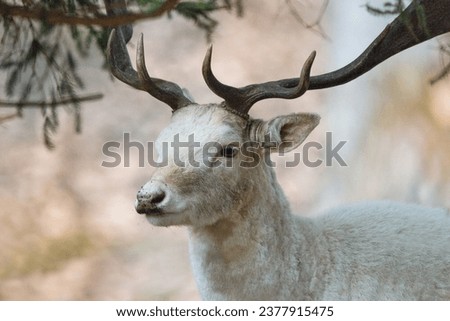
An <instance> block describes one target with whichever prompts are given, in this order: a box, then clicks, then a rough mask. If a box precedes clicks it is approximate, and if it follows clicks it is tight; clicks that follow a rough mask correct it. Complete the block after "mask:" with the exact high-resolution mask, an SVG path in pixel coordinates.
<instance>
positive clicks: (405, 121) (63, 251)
mask: <svg viewBox="0 0 450 321" xmlns="http://www.w3.org/2000/svg"><path fill="white" fill-rule="evenodd" d="M22 2H23V3H24V4H25V1H22ZM69 2H70V1H69ZM237 3H238V2H233V3H232V4H233V5H236V4H237ZM372 3H373V5H374V6H376V5H378V6H382V4H383V1H371V4H372ZM0 4H1V3H0ZM240 4H241V5H242V7H241V8H236V7H233V9H232V10H231V12H229V11H227V10H217V11H214V12H210V13H209V15H208V17H209V19H210V20H208V19H206V20H201V21H200V26H201V24H202V22H204V23H206V24H208V23H210V25H207V26H206V27H205V26H203V29H202V28H199V27H198V26H199V25H198V23H199V21H197V25H196V24H195V23H193V19H186V17H185V16H183V15H182V14H179V13H176V12H175V13H172V14H171V15H170V19H169V18H168V17H167V15H162V16H161V17H158V18H157V19H149V20H145V19H144V20H142V21H138V22H136V23H135V24H134V37H133V39H132V41H131V44H130V45H129V46H128V48H129V51H130V55H131V57H132V59H133V57H134V55H135V44H136V39H137V35H138V34H139V33H140V32H143V33H144V37H145V38H144V39H145V46H146V60H147V66H148V69H149V72H150V74H151V75H152V76H155V77H159V78H163V79H168V80H171V81H174V82H176V83H178V84H180V85H181V86H183V87H186V88H188V89H189V91H190V92H191V94H192V95H193V97H194V98H195V99H196V100H197V101H198V102H199V103H205V102H218V101H219V100H220V99H219V98H218V97H216V96H215V95H214V94H213V93H211V92H210V91H209V90H208V88H207V86H206V85H205V84H204V82H203V78H202V76H201V64H202V60H203V56H204V54H205V51H206V49H207V46H208V41H209V40H211V41H212V42H213V43H214V46H215V54H214V61H213V64H214V66H213V69H214V71H215V73H216V74H217V75H218V77H219V79H221V80H222V81H223V82H225V83H228V84H233V85H235V86H243V85H246V84H250V83H257V82H263V81H269V80H275V79H281V78H290V77H295V76H296V75H297V74H298V72H299V69H300V67H301V65H302V64H303V62H304V60H305V59H306V57H307V56H308V55H309V53H310V52H311V51H312V50H317V52H318V55H317V58H316V62H315V64H314V66H313V71H312V74H313V75H315V74H321V73H325V72H328V71H332V70H335V69H337V68H340V67H342V66H343V65H345V64H347V63H348V62H350V61H352V60H353V59H354V58H356V56H358V55H359V54H360V53H361V52H362V51H363V50H364V49H365V48H366V47H367V46H368V44H369V43H370V42H371V41H372V40H373V39H374V38H375V37H376V36H377V35H378V34H379V33H380V32H381V30H383V28H384V27H385V25H386V24H387V23H388V22H389V21H391V20H392V19H393V16H391V15H374V14H373V13H371V12H369V10H367V8H366V7H365V5H366V4H367V1H365V0H358V1H354V0H339V1H336V0H335V1H312V0H298V1H297V0H291V1H288V0H244V1H242V3H240ZM99 5H100V4H99ZM0 9H1V6H0ZM239 10H242V12H240V11H239ZM202 19H203V18H202ZM211 19H212V20H213V21H216V22H218V23H217V24H216V23H215V22H214V23H212V24H211V21H212V20H211ZM194 20H195V19H194ZM212 26H214V30H213V32H212V34H211V33H210V31H211V30H208V28H209V27H212ZM83 30H84V29H82V28H80V29H79V31H78V32H81V33H83V32H84V33H85V34H88V33H89V32H88V31H86V30H84V31H83ZM5 32H7V30H6V29H5V24H3V26H0V34H4V33H5ZM72 35H73V34H71V33H70V32H68V31H67V30H66V31H61V35H60V36H61V39H62V40H61V44H62V45H63V44H64V43H66V42H67V43H70V41H66V42H64V41H63V40H64V39H66V38H67V39H72ZM100 38H101V37H99V39H100ZM95 39H97V38H95ZM21 41H23V42H26V39H20V41H19V42H17V43H14V44H13V43H7V42H6V41H2V42H1V43H0V57H1V59H2V61H0V64H1V63H4V62H5V61H6V60H5V59H6V58H5V56H4V54H5V53H6V52H7V49H11V47H8V46H13V45H14V46H20V43H21ZM445 43H447V44H448V43H449V39H448V36H445V35H444V36H443V37H441V38H440V39H438V40H431V41H428V42H426V43H424V44H422V45H420V46H417V47H415V48H412V49H410V50H408V51H406V52H403V53H401V54H399V55H397V56H395V57H393V58H391V59H389V60H388V61H386V62H385V63H383V64H382V65H381V66H378V67H376V68H375V69H374V70H372V71H370V72H369V73H368V74H366V75H364V76H362V77H360V78H358V79H357V80H355V81H353V82H351V83H349V84H346V85H343V86H340V87H336V88H332V89H327V90H322V91H310V92H307V93H306V94H305V95H304V96H303V97H301V98H300V99H297V100H293V101H283V100H269V101H264V102H261V103H258V104H257V105H256V106H255V107H254V108H253V109H252V112H251V115H252V116H253V117H260V118H264V119H268V118H270V117H273V116H276V115H278V114H281V113H283V114H286V113H291V112H316V113H319V114H320V115H321V117H322V121H321V124H320V125H319V126H318V127H317V128H316V129H315V130H314V132H313V134H312V135H311V137H310V138H309V139H308V140H309V141H317V142H320V143H322V144H324V142H325V133H326V132H332V134H333V141H334V142H335V143H337V142H339V141H347V143H346V145H345V146H344V147H343V148H342V150H341V152H340V155H341V156H342V157H343V159H344V160H345V162H346V163H347V164H348V166H347V167H341V166H339V165H337V164H334V166H331V167H326V166H325V165H322V166H319V167H316V168H308V167H306V166H304V165H301V164H300V165H299V166H297V167H296V168H284V167H283V166H279V167H278V168H277V169H276V171H277V174H278V178H279V181H280V184H281V185H282V187H283V188H284V190H285V193H286V194H287V197H288V198H289V200H290V202H291V205H292V208H293V210H294V212H296V213H299V214H301V215H305V216H314V215H316V213H320V212H321V211H323V210H326V209H327V208H330V207H333V206H336V205H340V204H345V203H348V202H353V201H359V200H370V199H392V200H398V201H407V202H414V203H420V204H425V205H429V206H444V207H450V197H449V196H450V79H449V78H448V77H447V78H444V79H442V80H440V81H438V82H436V83H435V84H434V85H432V86H431V85H430V82H429V81H430V79H432V78H433V77H434V76H435V75H436V74H438V73H439V72H440V71H441V70H442V68H443V67H444V66H445V64H446V63H448V61H446V60H445V59H448V57H445V56H444V55H443V54H442V51H440V50H439V47H440V46H445ZM103 45H104V44H103ZM18 48H19V47H18ZM64 48H66V50H69V49H70V47H68V48H67V47H63V49H64ZM84 49H85V51H86V52H85V54H86V55H85V56H84V57H83V56H82V55H80V54H79V52H78V51H77V50H75V47H74V48H73V49H72V50H73V51H71V52H72V54H73V55H74V60H76V59H79V60H80V59H81V60H80V63H78V65H76V75H78V76H79V77H80V78H81V79H80V80H82V82H83V83H84V84H83V86H78V87H77V88H76V89H77V91H76V94H77V95H79V96H80V97H81V96H83V95H90V94H91V93H102V94H103V95H104V97H103V99H100V100H93V101H90V102H84V103H75V104H72V105H69V106H68V107H62V106H57V107H56V106H55V108H45V109H41V108H33V107H31V106H28V107H27V106H24V107H23V108H20V110H19V112H20V114H21V117H16V113H17V111H16V109H14V108H7V107H6V104H3V105H1V104H0V136H1V139H0V229H1V230H0V249H1V250H0V299H2V300H195V299H199V296H198V293H197V290H196V287H195V283H194V280H193V278H192V275H191V271H190V266H189V261H188V250H187V231H186V229H185V228H181V227H180V228H174V227H171V228H157V227H153V226H150V225H149V224H148V223H147V221H146V220H145V218H144V217H142V216H140V215H137V214H136V213H135V211H134V199H135V195H136V192H137V190H138V188H139V187H140V186H141V185H142V184H144V183H145V182H146V181H147V180H148V178H149V177H150V176H151V174H152V171H153V169H152V168H151V167H150V166H146V167H145V168H141V167H139V162H138V157H137V153H132V158H131V166H129V167H124V166H119V167H117V168H105V167H102V166H101V163H102V161H104V160H108V159H107V158H106V156H104V155H103V154H102V146H103V145H104V144H105V143H106V142H108V141H118V142H122V141H123V134H124V132H128V133H130V135H131V139H132V140H135V141H139V142H142V143H144V144H146V143H147V142H148V141H153V140H154V139H155V138H156V137H157V135H158V133H159V132H160V130H161V129H162V128H163V127H164V126H165V125H166V124H168V122H169V119H170V116H171V112H170V109H169V108H168V107H167V106H165V105H164V104H163V103H161V102H159V101H156V100H155V99H154V98H152V97H150V96H149V95H148V94H146V93H144V92H138V91H136V90H134V89H132V88H130V87H128V86H127V85H124V84H123V83H121V82H119V81H113V80H112V77H111V76H110V75H109V74H108V72H106V71H105V70H103V69H102V66H103V65H104V55H103V53H102V52H101V51H100V50H99V49H97V46H94V45H92V46H87V47H86V48H84ZM65 57H66V58H67V57H68V55H67V54H66V55H65ZM70 59H71V58H67V59H66V61H64V62H61V64H63V65H67V66H70V65H71V64H72V62H70V61H69V60H70ZM3 67H4V66H3ZM73 67H74V70H75V65H74V66H73ZM39 68H42V66H39V65H36V66H35V69H36V70H38V74H39V72H40V69H39ZM0 70H2V73H1V74H0V90H1V92H0V97H6V96H5V93H6V92H8V90H9V89H8V88H7V87H8V86H10V85H11V84H9V82H10V75H11V74H10V72H11V71H9V74H8V72H6V71H5V70H6V69H5V68H3V69H0ZM19 76H21V77H19V78H21V81H22V82H23V83H22V85H25V86H26V85H27V83H26V80H27V79H31V78H32V77H31V74H26V73H25V72H23V73H22V74H21V75H20V74H19ZM62 79H65V78H64V77H63V78H62ZM35 81H36V82H37V83H35V84H34V85H36V86H34V87H33V88H34V89H33V90H28V91H27V90H22V91H21V90H20V89H17V90H16V91H14V90H9V94H11V95H10V96H9V98H8V99H10V100H12V101H15V100H17V99H20V98H26V99H27V100H33V99H34V100H35V101H40V100H42V99H44V98H48V97H50V98H51V99H53V100H54V101H56V100H58V99H59V98H58V97H57V96H56V94H52V88H56V87H55V86H58V85H61V84H62V85H64V84H63V83H57V81H56V82H55V81H54V82H53V83H52V84H50V85H48V84H44V83H40V82H39V78H37V79H35ZM18 83H19V85H20V82H18ZM74 83H75V84H76V83H77V81H76V79H75V81H74ZM39 86H40V87H39ZM52 86H53V87H52ZM75 87H76V86H75ZM18 88H21V87H20V86H19V87H18ZM25 88H26V87H25ZM70 88H72V87H70ZM70 88H69V89H65V90H62V91H61V90H59V91H58V93H61V92H63V93H64V94H69V95H71V94H73V95H75V93H74V92H72V91H71V90H72V89H70ZM4 89H5V90H4ZM24 92H27V94H26V95H25V96H26V97H21V95H22V96H23V93H24ZM43 93H45V95H44V96H43ZM4 100H6V98H5V99H2V101H4ZM54 109H57V111H58V115H57V118H56V116H55V115H52V112H53V111H54ZM55 121H56V123H55ZM49 122H50V123H49ZM52 122H53V123H52ZM46 123H47V124H46ZM74 123H75V125H74ZM56 127H57V128H56ZM56 129H57V130H56ZM77 131H80V133H76V132H77ZM46 145H47V146H48V147H50V148H47V147H46ZM51 147H53V148H51ZM134 152H136V150H135V151H134ZM316 156H317V157H323V151H322V153H321V152H318V154H317V155H316ZM281 159H287V160H290V159H291V158H290V155H286V156H283V157H281V156H280V160H281ZM279 163H280V164H282V162H279Z"/></svg>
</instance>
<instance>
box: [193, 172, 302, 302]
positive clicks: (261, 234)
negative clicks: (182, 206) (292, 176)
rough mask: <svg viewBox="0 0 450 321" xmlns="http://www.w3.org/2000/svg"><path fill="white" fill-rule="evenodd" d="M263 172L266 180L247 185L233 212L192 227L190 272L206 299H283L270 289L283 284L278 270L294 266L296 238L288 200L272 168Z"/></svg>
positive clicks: (278, 288)
mask: <svg viewBox="0 0 450 321" xmlns="http://www.w3.org/2000/svg"><path fill="white" fill-rule="evenodd" d="M261 174H264V176H258V177H264V179H261V180H259V181H258V182H255V183H254V184H252V185H251V186H250V187H249V189H250V190H249V191H248V195H250V197H249V198H248V199H246V200H245V201H244V202H242V203H241V204H238V206H236V208H235V210H234V211H233V212H232V213H228V214H227V215H226V217H225V218H223V219H221V220H219V221H218V222H216V223H215V224H213V225H210V226H206V227H191V228H190V242H189V244H190V254H191V262H192V267H193V272H194V275H195V277H196V281H197V283H198V287H199V290H200V293H201V295H202V297H203V298H205V299H248V300H251V299H264V298H262V297H260V295H261V293H266V294H267V296H268V298H270V297H271V298H274V297H277V298H282V297H283V296H282V295H281V294H280V293H274V291H275V292H279V291H281V290H282V288H283V286H280V282H281V280H279V278H280V277H282V276H283V273H285V272H282V271H292V270H294V271H295V270H297V269H296V268H294V269H292V265H297V264H298V262H297V261H296V260H297V259H295V256H294V255H292V252H293V251H296V248H297V247H298V242H296V241H294V242H293V240H295V239H298V238H299V236H298V232H296V233H295V235H294V232H293V228H294V227H293V225H294V218H293V217H292V215H291V213H290V209H289V204H288V202H287V200H286V197H285V196H284V193H283V191H282V189H281V187H280V186H279V184H278V182H277V181H276V179H275V173H274V171H273V169H272V168H268V167H267V168H265V171H264V173H261ZM289 267H291V269H289ZM259 278H262V279H263V280H259V281H258V282H255V279H259ZM255 284H258V289H254V287H255V286H256V285H255ZM261 287H262V288H264V287H266V288H267V289H266V291H261ZM256 295H258V297H256Z"/></svg>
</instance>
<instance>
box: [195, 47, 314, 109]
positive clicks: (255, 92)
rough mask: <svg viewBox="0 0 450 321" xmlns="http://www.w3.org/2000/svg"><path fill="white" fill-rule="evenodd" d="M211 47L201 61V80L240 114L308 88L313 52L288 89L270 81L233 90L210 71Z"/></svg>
mask: <svg viewBox="0 0 450 321" xmlns="http://www.w3.org/2000/svg"><path fill="white" fill-rule="evenodd" d="M211 55H212V46H210V47H209V49H208V51H207V53H206V56H205V59H204V60H203V69H202V71H203V78H204V79H205V82H206V84H207V85H208V87H209V88H210V89H211V90H212V91H213V92H214V93H215V94H216V95H218V96H219V97H222V98H223V99H225V102H226V104H227V106H228V107H230V108H232V109H234V110H237V111H238V112H239V113H241V114H247V113H248V111H249V110H250V108H251V107H252V106H253V105H254V104H255V103H256V102H258V101H260V100H263V99H268V98H283V99H294V98H298V97H300V96H301V95H303V94H304V93H305V92H306V91H307V90H308V86H309V74H310V72H311V66H312V64H313V61H314V58H315V57H316V52H315V51H313V52H312V53H311V55H310V56H309V58H308V59H307V60H306V62H305V64H304V65H303V68H302V72H301V74H300V78H296V79H297V80H296V84H295V85H294V86H292V87H290V88H287V87H284V86H281V84H280V82H279V81H270V82H266V83H262V84H253V85H249V86H246V87H242V88H235V87H231V86H228V85H225V84H222V83H221V82H220V81H219V80H217V78H216V77H215V76H214V74H213V72H212V70H211Z"/></svg>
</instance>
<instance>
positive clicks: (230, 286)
mask: <svg viewBox="0 0 450 321" xmlns="http://www.w3.org/2000/svg"><path fill="white" fill-rule="evenodd" d="M441 2H442V1H441ZM444 2H445V1H444ZM447 6H448V1H447ZM447 31H448V30H447ZM441 33H442V32H441ZM434 35H435V34H432V35H430V34H427V35H426V37H428V38H430V37H432V36H434ZM127 38H129V36H128V37H127ZM384 38H386V33H385V34H384V35H383V39H384ZM387 38H389V37H387ZM428 38H426V39H428ZM414 39H415V41H416V43H417V39H416V38H414ZM422 40H425V38H424V39H422ZM377 41H378V40H377ZM413 44H415V43H413ZM379 45H380V43H378V48H380V46H379ZM381 45H382V46H387V47H392V43H390V44H381ZM373 47H376V46H373ZM403 49H404V47H403V48H400V49H398V50H397V49H395V50H397V52H398V51H400V50H403ZM211 50H212V49H211V48H210V50H209V51H208V53H207V55H206V58H205V61H204V65H203V74H204V78H205V80H206V83H207V84H208V86H209V87H210V88H211V90H213V91H214V92H215V93H216V94H218V95H219V96H221V97H222V98H224V99H225V101H224V102H223V103H220V104H208V105H199V104H196V103H195V102H193V101H192V99H191V98H190V97H188V95H185V94H184V93H183V91H182V90H181V89H180V87H178V86H177V85H176V84H173V83H171V82H168V81H164V80H161V79H156V78H151V77H150V76H149V75H148V73H147V70H146V67H145V62H144V51H143V40H142V35H141V37H140V39H139V42H138V48H137V71H136V70H134V69H133V68H132V67H131V63H130V59H129V56H128V53H127V51H126V42H125V39H124V35H123V32H122V31H121V29H118V30H116V31H113V32H112V34H111V37H110V41H109V43H108V57H109V61H110V64H111V66H112V71H113V73H114V75H115V76H116V77H117V78H119V79H120V80H122V81H124V82H125V83H127V84H130V85H131V86H133V87H135V88H138V89H140V90H146V91H148V92H149V93H150V94H151V95H153V96H154V97H156V98H158V99H159V100H161V101H163V102H165V103H167V104H168V105H169V106H171V107H172V109H173V110H174V113H173V116H172V119H171V122H170V124H169V126H167V127H166V128H165V129H164V130H163V131H162V132H161V134H160V135H159V137H158V139H157V141H156V146H157V149H158V151H159V152H160V157H161V159H160V160H161V161H166V162H167V165H166V166H163V167H160V168H157V169H156V171H155V173H154V175H153V176H152V178H151V180H150V181H149V182H148V183H146V184H145V185H144V186H143V187H142V188H141V189H140V191H139V192H138V195H137V201H136V210H137V212H138V213H140V214H145V216H146V217H147V219H148V220H149V221H150V223H151V224H153V225H156V226H172V225H186V226H188V229H189V248H190V259H191V263H192V268H193V273H194V276H195V279H196V282H197V284H198V288H199V292H200V294H201V297H202V298H203V299H208V300H450V214H449V211H448V210H446V209H437V208H436V209H432V208H426V207H422V206H418V205H407V204H400V203H394V202H388V201H380V202H371V203H361V204H356V205H351V206H347V207H342V208H337V209H334V210H332V211H330V212H328V213H326V214H324V215H323V216H320V217H317V218H315V219H308V218H302V217H299V216H294V215H292V213H291V210H290V208H289V204H288V202H287V200H286V197H285V195H284V193H283V191H282V189H281V187H280V186H279V184H278V182H277V180H276V177H275V172H274V170H273V168H272V167H271V166H268V164H267V162H265V161H264V160H266V159H267V157H269V153H268V151H271V152H279V151H283V152H287V151H289V150H292V149H294V148H296V147H297V146H299V145H300V144H301V143H302V142H303V141H304V140H305V138H306V137H307V136H308V135H309V133H310V132H311V131H312V130H313V129H314V128H315V127H316V126H317V124H318V123H319V116H318V115H316V114H305V113H299V114H290V115H285V116H278V117H275V118H273V119H271V120H269V121H263V120H259V119H253V118H251V117H249V116H248V111H249V109H250V108H251V107H252V106H253V104H255V103H256V102H257V101H259V100H262V99H266V98H284V99H292V98H296V97H299V96H300V95H302V94H303V93H304V92H305V91H306V90H307V89H308V88H323V87H326V86H328V87H329V86H331V82H330V79H331V78H334V79H333V83H332V85H336V84H339V83H343V82H345V81H348V80H350V79H352V78H355V77H357V76H358V75H360V74H361V73H363V72H365V71H367V70H368V69H370V68H368V67H367V64H365V66H364V67H363V68H362V69H360V70H359V71H358V70H357V71H355V68H356V69H357V68H360V66H359V65H358V66H356V67H355V66H351V68H350V69H347V70H344V72H342V71H340V73H341V75H338V76H336V75H334V76H336V77H334V76H333V75H331V76H333V77H330V74H329V75H325V77H322V78H320V77H310V76H309V74H310V69H311V65H312V62H313V60H314V54H312V55H311V56H310V57H309V58H308V60H307V61H306V63H305V65H304V67H303V69H302V73H301V76H300V78H296V79H285V80H280V81H274V82H269V83H264V84H255V85H250V86H247V87H244V88H234V87H230V86H227V85H224V84H222V83H220V82H219V81H218V80H217V78H216V77H215V76H214V75H213V73H212V71H211V52H212V51H211ZM395 50H394V51H395ZM381 51H383V50H381ZM394 53H395V52H394ZM392 54H393V52H392V51H391V52H389V53H388V54H386V55H385V56H384V57H383V59H381V60H380V59H379V60H378V61H376V62H374V63H372V67H373V65H375V64H377V63H378V62H380V61H382V60H384V59H385V58H387V57H389V56H390V55H392ZM367 56H370V54H365V56H364V57H363V58H362V59H366V61H367V59H368V58H367ZM369 58H370V57H369ZM368 60H369V64H370V63H371V62H370V61H371V60H372V58H370V59H368ZM349 70H350V71H351V72H350V74H351V75H350V76H349V73H348V71H349ZM342 75H343V76H342ZM337 78H340V80H336V79H337ZM192 134H194V135H195V136H194V137H195V143H197V146H196V147H197V149H195V152H192V149H190V150H189V149H188V150H186V149H183V148H180V149H176V148H172V147H169V148H168V151H167V152H163V150H162V145H163V144H164V143H167V142H174V141H175V140H178V141H179V142H187V141H192V140H191V137H192V136H191V135H192ZM267 135H269V136H270V139H271V141H272V142H275V143H276V144H275V145H274V146H272V145H271V146H270V148H269V147H268V146H267V145H264V144H263V143H264V142H265V139H266V137H267ZM210 142H216V144H215V145H214V146H215V148H212V149H211V148H209V147H210V146H209V145H208V144H209V143H210ZM245 142H252V144H251V145H250V147H251V152H252V153H251V155H252V156H253V160H255V159H257V160H259V162H253V163H252V166H242V164H248V163H247V161H248V156H249V155H250V154H245V153H243V152H242V150H241V149H240V148H239V146H242V145H243V144H244V143H245ZM244 145H245V144H244ZM168 146H172V145H170V144H169V145H168ZM207 147H208V148H207ZM247 147H249V146H247ZM250 147H249V148H250ZM205 150H208V152H209V154H208V155H206V156H205V153H204V151H205ZM211 150H213V151H214V153H213V152H211ZM249 150H250V149H247V152H248V151H249ZM180 161H181V162H184V165H185V166H180V164H179V162H180ZM194 163H196V164H194Z"/></svg>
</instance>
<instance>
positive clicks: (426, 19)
mask: <svg viewBox="0 0 450 321" xmlns="http://www.w3.org/2000/svg"><path fill="white" fill-rule="evenodd" d="M447 32H450V0H414V1H413V2H412V3H411V4H410V5H409V6H408V7H407V8H406V9H405V10H404V11H403V12H402V13H401V14H400V15H399V16H398V17H397V18H396V19H395V20H394V21H392V22H391V23H390V24H389V25H387V26H386V28H385V29H384V30H383V31H382V32H381V34H380V35H379V36H378V37H377V38H376V39H375V40H374V41H373V42H372V43H371V44H370V45H369V47H367V49H366V50H365V51H364V52H363V53H362V54H361V55H360V56H359V57H358V58H356V59H355V60H354V61H352V62H351V63H349V64H348V65H346V66H345V67H343V68H341V69H338V70H336V71H333V72H330V73H327V74H323V75H319V76H313V77H311V80H310V85H309V89H323V88H329V87H334V86H339V85H342V84H345V83H347V82H349V81H352V80H353V79H355V78H357V77H359V76H361V75H362V74H364V73H366V72H367V71H369V70H371V69H372V68H374V67H375V66H377V65H378V64H380V63H381V62H383V61H385V60H386V59H388V58H390V57H392V56H393V55H395V54H397V53H399V52H401V51H403V50H406V49H408V48H410V47H413V46H415V45H417V44H419V43H422V42H424V41H426V40H429V39H432V38H434V37H437V36H439V35H441V34H444V33H447ZM296 83H297V79H296V78H292V79H285V80H282V81H280V85H281V86H283V87H286V88H291V87H294V86H295V85H296Z"/></svg>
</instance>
